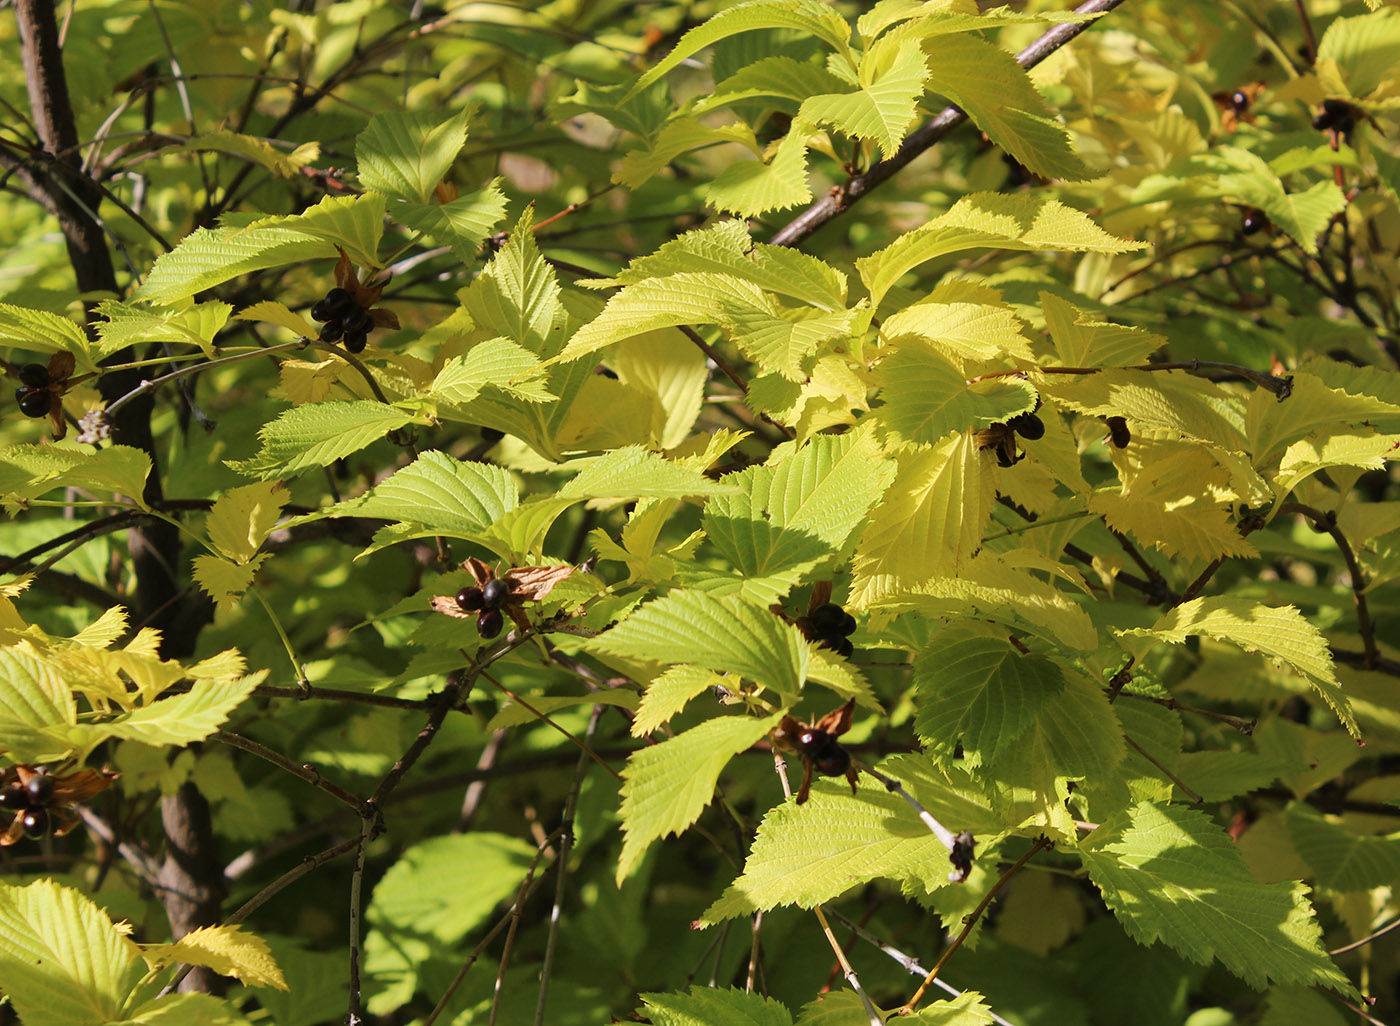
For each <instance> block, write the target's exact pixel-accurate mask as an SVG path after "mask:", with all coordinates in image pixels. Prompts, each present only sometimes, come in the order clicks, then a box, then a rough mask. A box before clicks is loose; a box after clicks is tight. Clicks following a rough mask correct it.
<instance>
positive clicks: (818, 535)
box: [704, 430, 894, 601]
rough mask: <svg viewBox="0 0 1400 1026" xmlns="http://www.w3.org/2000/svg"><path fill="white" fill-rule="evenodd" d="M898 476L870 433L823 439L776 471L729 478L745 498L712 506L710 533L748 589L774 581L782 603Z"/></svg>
mask: <svg viewBox="0 0 1400 1026" xmlns="http://www.w3.org/2000/svg"><path fill="white" fill-rule="evenodd" d="M893 476H894V464H893V461H891V460H889V459H887V458H885V457H884V456H883V454H882V453H881V451H880V447H879V445H878V443H877V442H876V441H875V439H874V436H873V434H872V433H871V432H870V431H868V430H857V431H852V432H848V433H846V434H845V435H838V436H830V435H820V436H817V437H816V438H814V439H812V441H811V442H809V443H808V444H807V445H806V446H804V447H803V448H802V449H800V450H798V451H797V452H796V453H795V454H793V455H791V456H789V457H788V458H786V459H784V460H782V461H781V462H779V463H778V464H777V465H776V466H774V467H750V468H748V469H747V470H744V471H742V472H740V473H738V474H733V475H729V476H728V477H726V478H724V483H725V484H726V485H731V486H733V487H735V488H738V489H740V494H738V495H719V496H716V497H715V498H713V499H711V500H710V501H709V502H708V503H706V505H705V518H704V526H705V532H706V534H707V535H708V537H709V539H710V541H711V542H712V543H714V545H715V546H716V547H717V548H718V549H719V550H720V552H721V553H723V554H724V556H725V558H726V559H727V560H729V562H730V564H731V565H732V566H733V568H734V569H735V570H736V571H737V572H738V573H740V574H741V575H743V577H744V579H745V585H746V587H748V586H754V585H756V584H757V583H758V582H765V581H766V582H769V584H768V585H767V586H766V587H765V588H764V589H763V590H764V591H765V594H764V596H763V597H764V598H765V599H766V600H767V601H775V600H776V599H777V598H779V597H781V595H782V594H784V593H785V592H786V591H788V590H789V589H790V588H791V587H792V586H793V585H794V584H796V583H797V582H798V580H800V579H801V577H802V576H803V575H804V574H806V573H808V572H810V571H811V570H812V569H814V568H815V567H816V566H817V565H818V564H820V563H821V562H823V561H824V560H826V559H827V558H828V557H829V556H830V555H831V554H833V553H835V552H837V551H839V550H840V549H842V548H843V547H844V546H845V545H846V543H847V540H848V539H849V538H850V537H851V535H852V533H853V532H854V531H855V530H856V528H857V527H858V526H859V525H860V524H861V522H862V520H863V519H864V518H865V516H866V514H867V513H868V511H869V510H870V509H871V507H873V506H874V505H875V504H876V503H877V502H878V501H879V500H880V496H881V495H882V494H883V493H884V490H885V488H886V487H887V486H888V484H889V482H890V480H891V479H892V477H893ZM756 597H757V596H756Z"/></svg>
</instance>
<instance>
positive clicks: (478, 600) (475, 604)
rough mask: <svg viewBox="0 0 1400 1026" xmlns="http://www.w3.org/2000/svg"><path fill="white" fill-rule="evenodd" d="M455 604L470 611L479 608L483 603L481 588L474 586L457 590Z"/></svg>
mask: <svg viewBox="0 0 1400 1026" xmlns="http://www.w3.org/2000/svg"><path fill="white" fill-rule="evenodd" d="M457 605H459V606H461V607H462V608H463V609H466V610H469V611H472V612H475V611H476V610H478V609H480V608H481V607H482V606H483V605H485V603H484V601H483V600H482V594H481V589H480V588H477V587H474V586H468V587H466V588H463V589H462V590H461V591H459V592H457Z"/></svg>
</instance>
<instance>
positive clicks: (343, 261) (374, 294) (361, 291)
mask: <svg viewBox="0 0 1400 1026" xmlns="http://www.w3.org/2000/svg"><path fill="white" fill-rule="evenodd" d="M336 252H337V253H339V254H340V259H339V260H337V261H336V262H335V283H336V284H337V285H339V286H340V287H341V288H343V289H344V290H345V291H346V292H348V293H350V296H351V298H352V299H354V300H355V304H356V305H357V306H359V307H360V308H361V309H364V310H368V311H369V316H370V320H372V321H374V323H375V325H376V327H380V328H397V327H398V326H399V319H398V318H397V317H396V316H394V314H393V313H392V312H391V311H389V310H370V307H372V306H374V304H375V303H377V302H379V297H380V296H381V295H383V294H384V286H386V285H388V284H389V278H390V277H391V275H389V274H388V273H387V272H386V273H385V274H384V276H383V277H382V278H380V279H379V280H378V281H376V282H375V283H374V284H373V285H371V284H369V280H368V279H367V280H366V282H365V283H364V284H363V285H362V284H360V276H359V275H358V274H357V273H356V272H355V265H354V264H353V263H351V262H350V257H348V256H347V255H346V253H345V250H343V249H341V248H340V247H339V246H337V247H336Z"/></svg>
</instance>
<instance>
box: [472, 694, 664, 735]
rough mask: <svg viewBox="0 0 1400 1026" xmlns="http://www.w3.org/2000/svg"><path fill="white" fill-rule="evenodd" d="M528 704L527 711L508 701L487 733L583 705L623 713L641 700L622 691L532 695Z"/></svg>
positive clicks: (490, 722) (533, 721)
mask: <svg viewBox="0 0 1400 1026" xmlns="http://www.w3.org/2000/svg"><path fill="white" fill-rule="evenodd" d="M526 701H527V702H529V703H530V706H531V708H530V709H527V708H525V706H523V705H521V704H520V703H519V702H517V701H515V700H514V699H507V700H506V702H505V704H504V705H502V706H501V708H500V709H499V710H498V711H497V713H496V715H495V716H492V717H491V719H490V720H489V721H488V722H487V724H486V729H487V730H500V729H501V728H502V727H518V726H520V724H522V723H535V722H538V720H539V716H537V715H536V713H543V714H544V715H545V716H548V715H549V714H550V713H553V712H556V711H558V710H560V709H572V708H574V707H576V706H580V705H585V706H593V705H612V706H617V707H618V708H620V709H636V708H637V702H638V698H637V694H636V692H634V691H624V690H622V689H620V688H619V689H616V690H613V691H599V692H598V693H596V694H587V695H530V696H529V697H528V698H526Z"/></svg>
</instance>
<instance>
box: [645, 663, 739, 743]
mask: <svg viewBox="0 0 1400 1026" xmlns="http://www.w3.org/2000/svg"><path fill="white" fill-rule="evenodd" d="M726 680H727V678H725V677H723V676H721V675H720V674H718V673H715V672H714V671H713V670H707V669H705V668H704V667H701V666H687V665H685V664H684V663H682V664H681V665H679V666H672V667H670V668H668V669H667V670H666V672H665V673H663V674H661V676H659V677H657V678H655V679H654V680H653V681H652V682H651V683H650V684H648V685H647V689H646V691H644V692H642V701H641V704H640V705H638V706H637V715H636V716H634V717H633V718H632V736H633V737H646V736H647V735H648V734H650V733H651V732H652V731H653V730H655V729H656V728H658V727H660V726H661V725H662V724H664V723H666V722H667V721H668V720H670V719H671V717H672V716H674V715H676V713H678V712H680V711H681V710H682V709H684V708H685V707H686V704H687V703H688V702H689V701H690V700H691V699H692V698H695V697H696V696H697V695H700V694H703V693H704V692H705V691H706V690H708V689H709V688H713V687H716V686H721V685H724V684H725V682H726Z"/></svg>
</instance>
